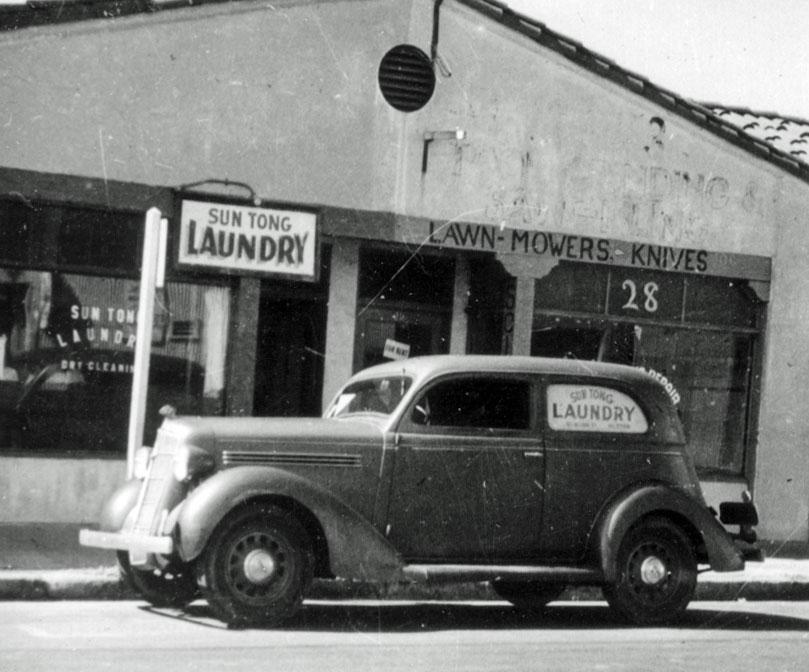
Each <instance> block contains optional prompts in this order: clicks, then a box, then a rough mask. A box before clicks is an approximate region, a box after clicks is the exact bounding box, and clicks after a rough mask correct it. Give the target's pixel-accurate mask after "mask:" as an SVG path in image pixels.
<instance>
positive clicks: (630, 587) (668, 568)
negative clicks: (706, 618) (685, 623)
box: [604, 517, 697, 625]
mask: <svg viewBox="0 0 809 672" xmlns="http://www.w3.org/2000/svg"><path fill="white" fill-rule="evenodd" d="M616 570H617V571H616V580H615V582H614V583H611V584H609V585H607V586H605V587H604V594H605V596H606V598H607V601H608V602H609V604H610V606H611V607H613V608H614V609H616V610H617V611H618V612H619V613H620V614H622V615H623V616H624V617H625V618H627V619H629V620H630V621H631V622H633V623H636V624H638V625H655V624H659V623H665V622H669V621H672V620H674V619H675V618H676V617H677V616H679V615H680V614H681V613H682V612H683V611H684V610H685V608H686V607H687V606H688V603H689V602H690V601H691V598H692V597H693V596H694V590H695V589H696V585H697V563H696V560H695V558H694V550H693V547H692V544H691V542H690V541H689V539H688V537H687V536H686V535H685V533H684V532H683V531H682V530H681V529H680V528H679V527H677V526H676V525H675V524H674V523H672V522H671V521H670V520H667V519H665V518H657V517H655V518H650V519H648V520H645V521H642V522H641V523H639V524H637V525H636V526H635V527H633V528H631V529H630V530H629V532H627V534H626V536H625V537H624V539H623V541H622V542H621V546H620V548H619V549H618V556H617V566H616Z"/></svg>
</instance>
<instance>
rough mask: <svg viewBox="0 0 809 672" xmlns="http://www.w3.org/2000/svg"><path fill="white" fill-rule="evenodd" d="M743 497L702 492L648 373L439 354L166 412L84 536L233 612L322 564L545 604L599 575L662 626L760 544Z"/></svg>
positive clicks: (302, 587)
mask: <svg viewBox="0 0 809 672" xmlns="http://www.w3.org/2000/svg"><path fill="white" fill-rule="evenodd" d="M740 499H741V500H743V501H739V502H728V503H725V504H723V505H722V506H721V507H720V512H719V514H717V512H715V511H714V510H712V509H710V508H709V507H708V506H707V505H706V503H705V500H704V498H703V495H702V492H701V489H700V485H699V481H698V480H697V475H696V472H695V469H694V466H693V462H692V458H691V455H690V453H689V449H688V446H687V443H686V441H685V438H684V435H683V429H682V426H681V423H680V421H679V418H678V416H677V412H676V409H675V407H674V406H673V405H672V402H671V399H670V397H669V395H668V394H667V393H666V390H665V389H664V387H663V386H662V385H661V384H660V383H659V382H658V381H657V380H655V379H654V378H652V377H651V376H650V375H647V374H646V373H644V372H643V371H641V370H640V369H636V368H631V367H625V366H619V365H609V364H603V363H597V362H578V361H573V360H556V359H542V358H528V357H497V356H434V357H423V358H413V359H408V360H402V361H394V362H390V363H386V364H382V365H379V366H376V367H372V368H370V369H366V370H365V371H362V372H360V373H359V374H357V375H355V376H354V377H353V378H351V379H350V380H349V381H348V383H347V384H346V385H345V386H344V387H343V388H342V390H341V391H340V392H339V393H338V394H337V396H336V397H335V399H334V401H333V402H332V404H331V405H330V407H329V408H328V409H327V410H326V412H325V414H324V417H323V418H297V419H290V418H221V417H207V418H198V417H170V418H166V419H165V421H164V422H163V425H162V427H161V428H160V430H159V432H158V436H157V440H156V442H155V445H154V448H153V449H152V450H151V453H150V455H149V459H148V468H147V469H146V470H145V475H143V477H142V478H141V479H136V480H132V481H130V482H128V483H126V484H125V485H124V486H123V487H122V488H121V489H120V490H118V491H117V492H116V494H114V495H113V497H112V498H111V499H110V500H109V502H108V503H107V504H106V505H105V508H104V511H103V513H102V517H101V521H100V529H99V530H82V532H81V542H82V543H83V544H85V545H90V546H97V547H103V548H111V549H116V550H117V551H118V558H119V562H120V564H121V567H122V569H123V571H124V573H125V575H126V577H127V578H128V579H129V581H130V582H131V583H132V584H133V585H134V586H135V587H136V588H137V589H138V590H139V591H140V592H141V594H142V595H143V596H144V597H145V598H146V599H147V600H149V601H151V602H153V603H155V604H172V605H176V606H184V605H186V604H187V603H189V602H190V601H192V600H194V599H195V598H197V597H198V596H199V595H200V594H201V595H202V597H204V598H205V599H206V600H207V601H208V603H209V604H210V606H211V608H212V609H213V611H214V613H215V614H216V615H217V616H218V617H219V618H221V619H222V620H224V621H226V622H228V623H231V624H234V625H246V624H254V623H263V624H277V623H280V622H282V621H283V620H285V619H287V618H288V617H290V616H291V615H292V614H293V613H294V612H295V611H296V609H297V608H298V606H299V605H300V604H301V602H302V599H303V597H304V596H305V595H306V592H307V589H308V588H309V586H310V584H311V582H312V580H313V578H315V577H322V578H331V577H340V578H343V579H347V580H354V581H362V582H377V583H380V584H388V585H390V584H394V583H397V582H403V581H421V582H433V581H490V582H491V584H492V586H493V587H494V589H495V591H496V592H497V593H498V594H499V595H501V596H502V597H504V598H505V599H507V600H509V601H511V602H512V603H514V604H515V605H517V606H518V607H522V608H529V609H531V608H533V609H537V608H540V607H542V606H544V605H545V604H547V603H548V602H550V601H552V600H554V599H556V598H557V597H558V596H559V595H560V594H561V592H562V591H563V589H564V588H565V587H566V586H568V585H571V584H592V585H598V586H601V587H602V588H603V591H604V593H605V595H606V598H607V600H608V601H609V603H610V605H612V607H614V608H615V609H616V610H617V611H618V612H620V613H621V614H622V615H623V616H624V617H626V618H628V619H629V620H631V621H633V622H635V623H642V624H653V623H660V622H664V621H668V620H670V619H672V618H673V617H675V616H677V615H678V614H679V613H680V612H681V611H682V610H684V609H685V608H686V606H687V605H688V603H689V601H690V600H691V598H692V596H693V594H694V589H695V586H696V577H697V572H698V568H700V567H701V568H705V569H707V568H708V567H710V568H712V569H713V570H715V571H721V572H727V571H736V570H741V569H742V568H743V567H744V562H745V557H746V556H751V557H752V556H753V555H754V553H755V552H756V549H755V532H754V531H753V529H752V528H753V526H754V525H756V524H757V522H758V520H757V513H756V510H755V507H754V505H753V503H752V502H751V501H750V497H749V495H748V494H747V493H740ZM725 525H731V526H734V527H733V531H732V532H730V531H728V530H726V528H725Z"/></svg>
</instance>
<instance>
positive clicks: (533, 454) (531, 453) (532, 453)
mask: <svg viewBox="0 0 809 672" xmlns="http://www.w3.org/2000/svg"><path fill="white" fill-rule="evenodd" d="M523 455H525V457H530V458H533V459H537V460H541V459H542V451H539V450H526V451H525V452H524V453H523Z"/></svg>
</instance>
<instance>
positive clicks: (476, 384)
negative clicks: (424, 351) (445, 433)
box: [413, 378, 531, 429]
mask: <svg viewBox="0 0 809 672" xmlns="http://www.w3.org/2000/svg"><path fill="white" fill-rule="evenodd" d="M530 398H531V388H530V385H529V383H527V382H524V381H513V380H496V379H487V378H468V379H462V380H452V381H448V382H446V383H439V384H438V385H436V386H435V387H433V388H431V389H430V390H429V391H428V392H427V394H426V395H425V396H424V397H423V398H422V399H421V400H420V401H419V403H418V404H417V406H418V407H419V408H420V409H423V410H419V411H418V414H417V415H416V416H414V418H413V420H414V422H416V423H417V424H428V425H431V426H443V427H474V428H486V429H528V428H529V426H530Z"/></svg>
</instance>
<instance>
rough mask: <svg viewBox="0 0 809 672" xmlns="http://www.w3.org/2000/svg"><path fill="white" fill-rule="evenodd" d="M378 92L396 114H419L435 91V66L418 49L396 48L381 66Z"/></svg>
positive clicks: (401, 46)
mask: <svg viewBox="0 0 809 672" xmlns="http://www.w3.org/2000/svg"><path fill="white" fill-rule="evenodd" d="M379 88H380V90H381V91H382V95H383V96H384V97H385V100H387V101H388V103H389V104H390V105H391V106H392V107H395V108H396V109H397V110H400V111H401V112H414V111H416V110H420V109H421V108H422V107H424V106H425V105H426V104H427V103H428V102H429V100H430V98H432V95H433V91H435V72H434V71H433V64H432V62H431V61H430V59H429V58H428V57H427V54H425V53H424V52H423V51H422V50H421V49H419V48H418V47H414V46H412V45H409V44H400V45H399V46H396V47H393V49H391V50H390V51H389V52H388V53H387V54H385V55H384V56H383V57H382V62H381V63H380V64H379Z"/></svg>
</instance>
